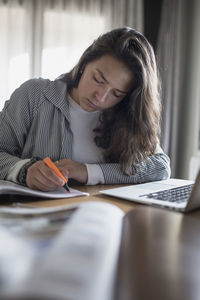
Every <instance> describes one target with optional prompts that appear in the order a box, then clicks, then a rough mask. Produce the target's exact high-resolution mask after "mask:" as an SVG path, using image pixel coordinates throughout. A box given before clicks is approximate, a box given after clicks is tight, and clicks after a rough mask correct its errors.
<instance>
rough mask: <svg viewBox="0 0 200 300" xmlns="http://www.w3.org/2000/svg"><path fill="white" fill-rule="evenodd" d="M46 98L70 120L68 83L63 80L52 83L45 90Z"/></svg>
mask: <svg viewBox="0 0 200 300" xmlns="http://www.w3.org/2000/svg"><path fill="white" fill-rule="evenodd" d="M43 93H44V95H45V96H46V98H47V99H48V100H49V101H50V102H51V103H52V104H53V105H55V106H56V107H57V108H59V109H60V110H61V111H62V113H63V114H64V115H65V117H66V118H67V120H69V118H70V115H69V101H68V100H67V83H66V82H64V81H62V80H54V81H50V83H49V85H48V86H47V87H46V88H45V89H44V92H43Z"/></svg>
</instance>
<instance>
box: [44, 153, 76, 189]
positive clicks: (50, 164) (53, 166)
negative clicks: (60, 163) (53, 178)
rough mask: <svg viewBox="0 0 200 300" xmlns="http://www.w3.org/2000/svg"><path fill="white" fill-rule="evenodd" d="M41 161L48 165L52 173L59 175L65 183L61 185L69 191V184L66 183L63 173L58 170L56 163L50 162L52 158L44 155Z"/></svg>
mask: <svg viewBox="0 0 200 300" xmlns="http://www.w3.org/2000/svg"><path fill="white" fill-rule="evenodd" d="M43 162H44V163H45V165H47V167H49V168H50V169H51V170H52V171H54V173H55V174H56V175H57V176H59V177H60V178H61V179H62V180H63V181H64V182H65V184H64V185H63V187H64V188H65V189H66V190H67V191H68V192H69V193H71V191H70V189H69V186H68V184H67V179H66V178H65V177H64V176H63V174H62V173H61V172H60V170H59V169H58V168H57V167H56V165H55V164H54V163H53V162H52V160H51V159H50V158H49V157H46V158H45V159H43Z"/></svg>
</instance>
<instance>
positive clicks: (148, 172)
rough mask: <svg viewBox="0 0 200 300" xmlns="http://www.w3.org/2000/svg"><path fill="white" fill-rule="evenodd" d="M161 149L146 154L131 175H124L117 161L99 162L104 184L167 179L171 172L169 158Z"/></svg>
mask: <svg viewBox="0 0 200 300" xmlns="http://www.w3.org/2000/svg"><path fill="white" fill-rule="evenodd" d="M157 149H158V148H157ZM160 149H161V148H160ZM161 150H162V149H161ZM161 150H160V151H159V152H156V153H155V154H154V155H151V156H148V157H147V158H146V159H145V161H143V162H142V163H141V164H140V165H139V166H138V171H137V173H136V174H134V175H131V176H128V175H125V174H124V173H123V172H122V171H121V169H120V164H118V163H100V164H99V166H100V167H101V169H102V172H103V175H104V180H105V184H136V183H145V182H150V181H157V180H164V179H168V178H169V177H170V174H171V169H170V159H169V157H168V156H167V155H166V154H165V153H163V151H161Z"/></svg>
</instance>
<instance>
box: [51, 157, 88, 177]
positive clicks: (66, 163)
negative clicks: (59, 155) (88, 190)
mask: <svg viewBox="0 0 200 300" xmlns="http://www.w3.org/2000/svg"><path fill="white" fill-rule="evenodd" d="M55 164H56V166H57V167H58V169H59V170H60V171H61V173H62V174H63V175H64V176H66V177H68V178H72V179H75V180H76V181H79V182H81V183H87V181H88V173H87V168H86V166H85V165H84V164H81V163H78V162H76V161H74V160H72V159H67V158H65V159H62V160H59V161H57V162H56V163H55Z"/></svg>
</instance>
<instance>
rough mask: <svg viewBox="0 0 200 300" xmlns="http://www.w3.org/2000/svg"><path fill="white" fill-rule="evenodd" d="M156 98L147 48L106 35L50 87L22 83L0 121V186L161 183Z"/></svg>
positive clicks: (123, 31) (138, 37) (141, 40)
mask: <svg viewBox="0 0 200 300" xmlns="http://www.w3.org/2000/svg"><path fill="white" fill-rule="evenodd" d="M159 121H160V96H159V81H158V75H157V67H156V62H155V56H154V52H153V49H152V47H151V45H150V44H149V42H148V41H147V40H146V38H145V37H144V36H143V35H142V34H141V33H139V32H137V31H136V30H134V29H131V28H127V27H125V28H120V29H115V30H112V31H110V32H108V33H105V34H104V35H102V36H100V37H99V38H98V39H97V40H95V41H94V42H93V44H92V45H91V46H90V47H89V48H87V49H86V51H85V52H84V53H83V55H82V57H81V58H80V60H79V62H78V64H77V65H76V66H75V67H74V68H73V69H72V71H71V72H69V73H67V74H64V75H62V76H60V77H59V78H58V79H56V80H55V81H50V80H47V79H41V78H40V79H32V80H29V81H27V82H25V83H24V84H22V85H21V86H20V87H19V88H18V89H17V90H16V91H15V92H14V93H13V94H12V96H11V99H10V100H9V101H7V102H6V104H5V107H4V109H3V111H2V112H1V114H0V179H4V180H11V181H14V182H18V183H21V184H26V185H27V186H28V187H30V188H33V189H39V190H42V191H50V190H55V189H58V188H59V187H61V186H62V185H63V184H64V182H63V181H62V180H61V179H60V178H59V177H57V175H55V174H54V172H53V171H51V169H49V168H48V167H47V166H46V165H45V164H44V162H43V161H42V160H43V159H44V158H45V157H47V156H50V157H51V159H52V160H53V161H54V162H55V164H56V165H57V167H58V168H59V169H60V171H61V172H62V173H63V175H64V176H65V177H66V178H67V179H73V180H76V181H78V182H81V183H83V184H92V185H93V184H101V183H102V184H118V183H142V182H147V181H154V180H161V179H166V178H168V177H169V175H170V165H169V158H168V156H167V155H166V154H164V153H163V151H162V149H161V148H160V146H159V133H160V132H159Z"/></svg>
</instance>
